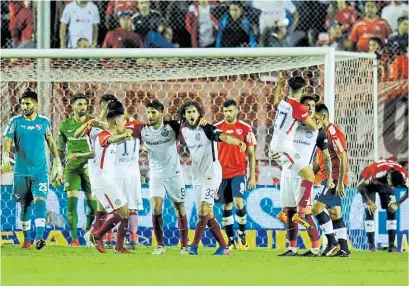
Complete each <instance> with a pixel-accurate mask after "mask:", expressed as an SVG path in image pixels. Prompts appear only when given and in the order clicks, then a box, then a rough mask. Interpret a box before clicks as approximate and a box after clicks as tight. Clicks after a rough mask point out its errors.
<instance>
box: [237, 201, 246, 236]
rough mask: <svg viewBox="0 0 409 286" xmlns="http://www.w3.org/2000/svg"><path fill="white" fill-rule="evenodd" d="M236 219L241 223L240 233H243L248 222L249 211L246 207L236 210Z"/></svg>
mask: <svg viewBox="0 0 409 286" xmlns="http://www.w3.org/2000/svg"><path fill="white" fill-rule="evenodd" d="M236 221H237V223H238V225H239V235H243V234H244V233H245V232H246V223H247V212H246V208H245V207H244V208H242V209H241V210H236Z"/></svg>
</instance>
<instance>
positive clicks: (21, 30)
mask: <svg viewBox="0 0 409 286" xmlns="http://www.w3.org/2000/svg"><path fill="white" fill-rule="evenodd" d="M10 5H11V4H10ZM17 7H19V8H21V9H19V10H18V13H17V14H16V16H15V18H14V19H13V24H11V23H10V26H9V28H10V27H11V29H10V32H11V37H12V39H13V47H14V48H23V46H24V47H27V44H28V43H24V42H27V41H28V42H31V43H32V38H33V35H32V33H33V10H32V9H31V4H30V1H24V6H23V7H21V6H18V5H16V8H17ZM10 22H11V21H10ZM23 43H24V44H23ZM21 45H22V46H21Z"/></svg>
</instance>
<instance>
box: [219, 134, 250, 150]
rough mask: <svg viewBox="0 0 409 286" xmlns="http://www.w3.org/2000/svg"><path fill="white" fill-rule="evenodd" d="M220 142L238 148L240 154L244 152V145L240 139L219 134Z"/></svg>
mask: <svg viewBox="0 0 409 286" xmlns="http://www.w3.org/2000/svg"><path fill="white" fill-rule="evenodd" d="M219 139H220V141H223V142H226V143H227V144H229V145H236V146H239V147H240V152H244V151H246V148H247V146H246V143H244V142H243V141H241V140H240V139H238V138H236V137H234V136H231V135H227V134H224V133H221V134H220V136H219Z"/></svg>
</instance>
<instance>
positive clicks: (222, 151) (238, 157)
mask: <svg viewBox="0 0 409 286" xmlns="http://www.w3.org/2000/svg"><path fill="white" fill-rule="evenodd" d="M238 114H239V109H238V107H237V103H236V102H235V101H234V100H232V99H228V100H226V101H225V102H224V103H223V116H224V120H223V121H222V122H220V123H217V124H216V127H217V128H218V129H219V130H220V131H221V132H223V133H225V134H230V135H231V136H233V137H236V138H238V139H239V140H241V141H244V142H245V143H246V145H247V155H248V158H249V167H250V176H249V180H248V182H247V177H246V173H247V160H246V153H244V152H241V150H240V147H239V146H234V145H229V144H227V143H226V142H220V143H218V144H217V145H218V153H219V160H220V165H221V166H222V175H223V179H222V183H221V184H220V187H219V192H218V198H217V199H216V202H220V203H222V208H223V220H222V224H223V226H224V230H225V232H226V235H227V237H228V239H229V248H230V249H232V248H235V240H234V231H233V224H234V219H233V215H232V208H233V205H234V207H235V208H236V216H235V218H236V221H237V223H238V225H239V230H238V236H239V247H240V248H242V249H247V248H248V244H247V241H246V222H247V212H246V207H245V205H244V199H243V196H244V192H245V191H246V189H247V188H248V189H249V190H252V189H254V188H255V187H256V154H255V150H254V146H255V145H256V144H257V143H256V138H255V136H254V133H253V130H252V129H251V127H250V126H249V125H248V124H246V123H244V122H243V121H241V120H238V119H237V116H238Z"/></svg>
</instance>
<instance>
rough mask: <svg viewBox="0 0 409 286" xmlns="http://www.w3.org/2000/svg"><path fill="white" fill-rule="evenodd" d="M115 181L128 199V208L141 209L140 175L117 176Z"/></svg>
mask: <svg viewBox="0 0 409 286" xmlns="http://www.w3.org/2000/svg"><path fill="white" fill-rule="evenodd" d="M115 182H116V184H117V186H118V188H119V189H120V190H121V191H122V193H123V194H124V196H125V198H126V199H127V201H128V208H129V209H130V210H143V202H142V190H141V177H140V176H131V177H124V178H117V179H115Z"/></svg>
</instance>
